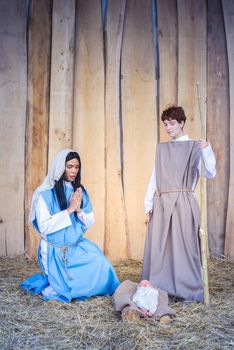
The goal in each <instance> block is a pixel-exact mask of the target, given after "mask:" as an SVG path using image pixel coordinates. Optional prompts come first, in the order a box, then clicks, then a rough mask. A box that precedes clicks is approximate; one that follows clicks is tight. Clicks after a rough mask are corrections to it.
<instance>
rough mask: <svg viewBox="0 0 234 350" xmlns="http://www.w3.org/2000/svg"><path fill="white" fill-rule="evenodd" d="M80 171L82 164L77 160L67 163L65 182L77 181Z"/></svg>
mask: <svg viewBox="0 0 234 350" xmlns="http://www.w3.org/2000/svg"><path fill="white" fill-rule="evenodd" d="M79 170H80V164H79V162H78V160H77V159H76V158H74V159H71V160H69V161H67V162H66V166H65V180H66V181H69V182H72V181H74V180H75V178H76V176H77V174H78V172H79Z"/></svg>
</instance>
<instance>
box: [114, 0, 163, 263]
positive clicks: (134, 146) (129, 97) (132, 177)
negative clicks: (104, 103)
mask: <svg viewBox="0 0 234 350" xmlns="http://www.w3.org/2000/svg"><path fill="white" fill-rule="evenodd" d="M121 76H122V80H121V100H122V126H123V183H124V197H125V203H126V212H127V222H128V229H129V250H130V257H131V258H133V259H141V258H142V254H143V248H144V239H145V231H146V226H145V214H144V196H145V193H146V189H147V185H148V181H149V177H150V174H151V172H152V168H153V163H154V157H155V154H154V151H155V144H156V143H157V120H156V80H155V57H154V34H153V16H152V1H151V0H146V1H142V0H137V1H135V0H129V1H127V8H126V15H125V22H124V36H123V47H122V62H121ZM146 140H147V142H146Z"/></svg>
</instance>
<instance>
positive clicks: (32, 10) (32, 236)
mask: <svg viewBox="0 0 234 350" xmlns="http://www.w3.org/2000/svg"><path fill="white" fill-rule="evenodd" d="M51 15H52V0H41V1H37V0H31V1H30V3H29V23H28V109H27V129H26V179H25V186H26V189H25V224H26V255H27V257H28V258H33V257H35V256H36V250H37V246H38V242H39V236H38V235H37V233H36V231H35V230H34V229H33V228H32V226H31V224H30V223H29V222H28V215H29V210H30V206H31V198H32V193H33V191H34V190H35V188H36V187H37V186H39V185H40V183H41V181H42V180H43V178H44V177H45V175H46V173H47V152H48V109H49V77H50V48H51Z"/></svg>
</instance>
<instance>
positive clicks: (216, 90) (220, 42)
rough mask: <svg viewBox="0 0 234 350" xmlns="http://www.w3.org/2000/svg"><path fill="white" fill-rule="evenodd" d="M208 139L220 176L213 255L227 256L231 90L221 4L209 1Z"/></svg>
mask: <svg viewBox="0 0 234 350" xmlns="http://www.w3.org/2000/svg"><path fill="white" fill-rule="evenodd" d="M207 40H208V42H207V45H208V64H207V69H208V71H207V74H208V78H207V84H208V103H207V107H208V109H207V114H208V120H207V138H208V140H209V141H210V142H211V144H212V148H213V151H214V153H215V156H216V162H217V166H216V169H217V174H216V177H215V178H214V179H212V180H211V181H207V196H208V228H209V247H210V251H211V254H213V255H222V254H223V252H224V241H225V228H226V217H227V200H228V182H229V152H228V150H229V128H228V125H229V107H228V104H229V99H228V94H229V87H228V61H227V52H226V38H225V29H224V20H223V13H222V3H221V0H209V1H208V36H207Z"/></svg>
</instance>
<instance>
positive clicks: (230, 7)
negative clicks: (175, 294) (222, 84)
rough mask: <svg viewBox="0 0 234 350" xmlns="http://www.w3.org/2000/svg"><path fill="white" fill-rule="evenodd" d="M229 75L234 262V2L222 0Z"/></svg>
mask: <svg viewBox="0 0 234 350" xmlns="http://www.w3.org/2000/svg"><path fill="white" fill-rule="evenodd" d="M222 5H223V15H224V23H225V34H226V43H227V60H228V73H229V118H230V121H229V124H228V127H229V128H230V130H229V135H230V137H229V162H230V163H229V166H230V168H229V188H228V208H227V220H226V232H225V233H226V235H225V251H224V253H225V255H226V256H227V257H229V258H233V260H234V201H233V198H234V142H233V135H234V134H233V133H234V2H233V1H230V0H222Z"/></svg>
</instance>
